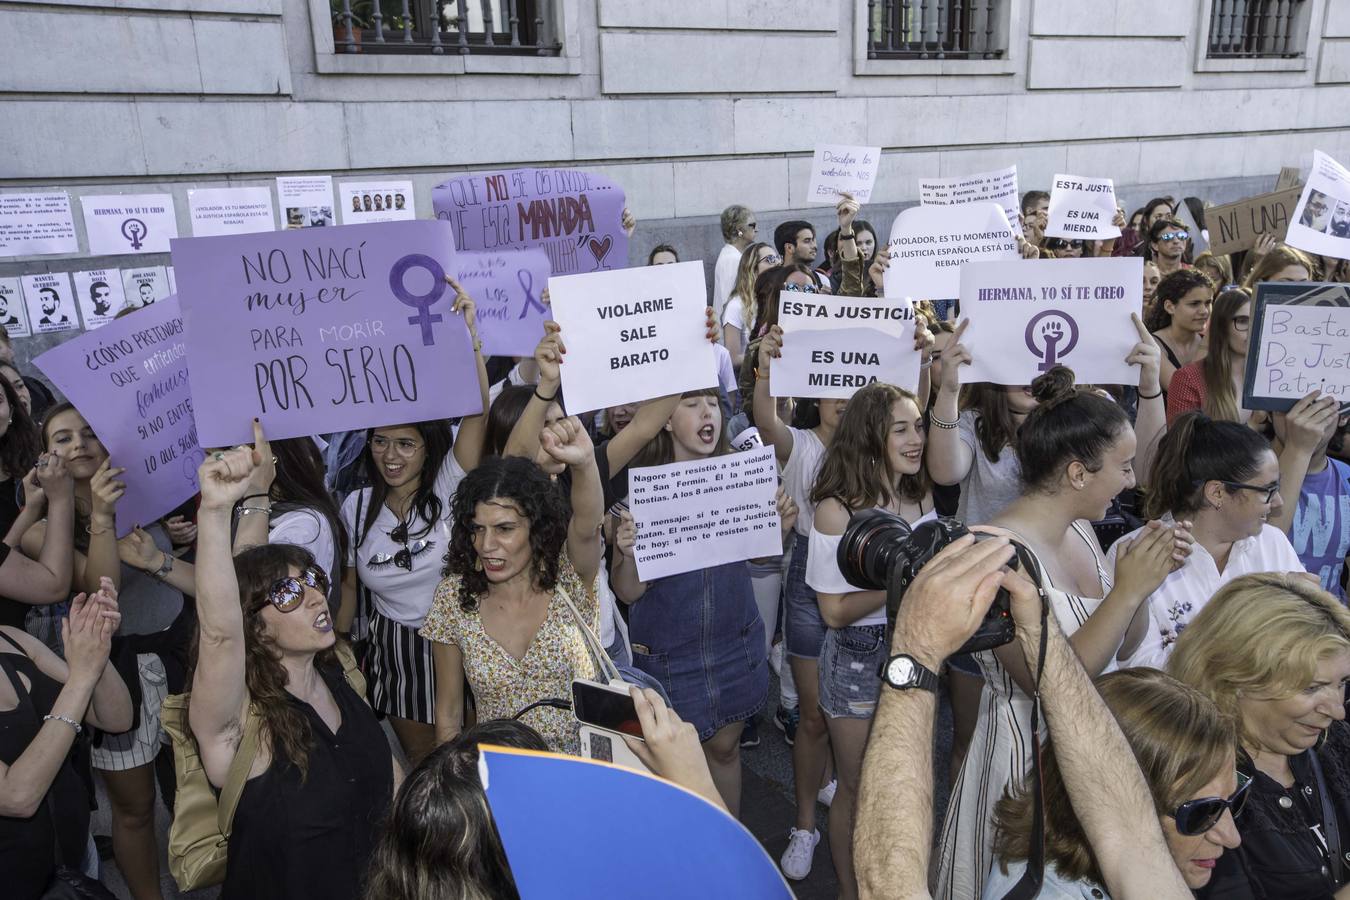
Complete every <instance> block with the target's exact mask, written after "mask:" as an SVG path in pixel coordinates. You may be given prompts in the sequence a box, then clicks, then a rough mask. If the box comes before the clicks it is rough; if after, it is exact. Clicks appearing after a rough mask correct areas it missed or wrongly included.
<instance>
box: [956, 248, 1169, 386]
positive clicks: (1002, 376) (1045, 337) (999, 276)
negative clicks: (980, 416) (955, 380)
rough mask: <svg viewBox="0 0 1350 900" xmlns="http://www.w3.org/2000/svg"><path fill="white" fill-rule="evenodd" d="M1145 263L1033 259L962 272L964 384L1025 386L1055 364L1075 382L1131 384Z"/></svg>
mask: <svg viewBox="0 0 1350 900" xmlns="http://www.w3.org/2000/svg"><path fill="white" fill-rule="evenodd" d="M1143 269H1144V261H1143V259H1141V258H1140V257H1122V258H1120V259H1040V260H1019V261H1017V262H984V263H971V264H970V265H968V266H966V267H965V268H964V269H962V270H961V313H962V315H964V316H967V317H969V319H970V325H969V327H968V328H966V332H965V335H964V336H963V337H962V338H961V343H963V344H965V345H966V347H967V348H968V349H969V350H970V355H971V357H972V361H971V364H970V366H969V367H968V368H967V369H966V370H965V371H964V372H962V374H961V380H962V381H963V382H967V383H972V384H973V383H975V382H979V381H988V382H992V383H994V384H1031V382H1032V380H1033V379H1034V378H1035V377H1036V376H1037V375H1040V374H1042V373H1043V372H1046V371H1048V370H1049V369H1050V368H1052V367H1053V366H1055V365H1065V366H1068V367H1069V368H1071V369H1073V371H1074V375H1075V376H1076V377H1077V379H1078V381H1079V383H1081V384H1138V383H1139V369H1138V368H1136V367H1134V366H1131V365H1129V364H1128V363H1126V362H1125V357H1126V356H1128V355H1129V354H1130V351H1131V350H1133V349H1134V345H1135V344H1136V343H1138V342H1139V332H1138V330H1137V329H1136V328H1135V327H1134V322H1133V321H1132V320H1131V319H1130V314H1131V313H1139V314H1140V316H1141V318H1142V308H1143V302H1144V297H1143V279H1144V271H1143Z"/></svg>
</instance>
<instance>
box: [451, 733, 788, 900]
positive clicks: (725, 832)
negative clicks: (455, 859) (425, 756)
mask: <svg viewBox="0 0 1350 900" xmlns="http://www.w3.org/2000/svg"><path fill="white" fill-rule="evenodd" d="M479 754H480V755H479V762H478V772H479V778H480V780H481V781H482V784H483V788H484V790H485V791H486V793H487V799H488V805H489V806H490V807H491V808H492V818H493V821H494V822H496V825H497V831H498V832H499V833H500V834H501V838H502V846H503V847H504V848H505V850H506V858H507V861H508V862H509V863H510V864H511V874H512V875H513V876H514V877H515V880H516V887H517V888H519V890H520V896H522V897H552V898H560V900H561V898H582V897H609V896H613V895H615V894H616V893H618V894H621V895H625V896H627V895H640V896H641V897H642V898H643V900H687V898H689V897H709V898H713V897H717V898H721V897H735V898H737V900H792V892H791V891H790V890H789V889H788V886H787V882H785V881H784V880H783V876H782V875H781V874H779V872H778V866H777V865H776V864H775V862H774V861H773V860H772V859H770V858H769V856H768V854H767V853H765V852H764V848H763V847H761V846H760V844H759V841H757V840H756V839H755V836H754V835H752V834H751V833H750V832H749V831H748V830H746V828H745V826H744V825H742V824H741V823H740V822H739V821H737V820H736V819H735V818H733V817H732V816H730V815H728V814H727V812H726V811H725V810H723V809H721V808H720V807H717V806H714V805H713V804H711V803H709V802H708V801H707V800H704V799H703V798H702V797H700V796H699V795H697V794H695V793H693V792H691V791H687V790H685V789H684V788H681V787H677V786H676V785H674V784H672V783H671V782H669V781H665V780H663V779H661V778H657V777H656V776H654V775H648V774H646V773H641V772H635V771H633V770H632V769H628V768H624V767H623V766H616V765H611V764H608V763H603V762H596V761H592V760H588V759H580V758H578V757H575V756H562V755H559V754H553V753H538V752H533V751H529V750H514V749H507V748H504V747H490V746H487V745H483V746H482V747H481V748H480V750H479ZM616 809H635V810H642V815H636V816H629V817H627V818H626V819H625V821H624V824H623V829H622V831H623V837H622V839H621V840H619V839H617V838H616V839H605V838H599V839H597V837H596V836H595V833H594V831H593V829H592V828H590V827H589V826H588V825H587V824H586V823H599V822H608V821H611V820H612V819H613V816H614V810H616ZM616 841H618V842H617V843H616ZM620 843H621V844H622V849H620V848H619V844H620ZM616 885H628V887H626V888H617V889H616Z"/></svg>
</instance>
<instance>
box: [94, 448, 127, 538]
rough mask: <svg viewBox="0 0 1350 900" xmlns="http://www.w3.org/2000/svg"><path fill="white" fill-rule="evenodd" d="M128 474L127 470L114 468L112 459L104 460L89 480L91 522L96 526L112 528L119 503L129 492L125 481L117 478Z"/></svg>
mask: <svg viewBox="0 0 1350 900" xmlns="http://www.w3.org/2000/svg"><path fill="white" fill-rule="evenodd" d="M125 472H126V469H118V468H114V467H113V465H112V457H107V458H105V459H104V460H103V463H102V465H100V466H99V467H98V470H97V471H95V472H94V475H93V477H92V478H90V479H89V493H90V500H91V507H92V510H91V513H90V516H89V521H90V524H91V525H94V526H105V527H112V524H113V520H114V516H115V515H116V510H117V501H118V500H121V499H122V495H123V494H125V493H126V492H127V485H126V482H125V481H119V480H118V478H117V476H119V475H121V474H123V473H125Z"/></svg>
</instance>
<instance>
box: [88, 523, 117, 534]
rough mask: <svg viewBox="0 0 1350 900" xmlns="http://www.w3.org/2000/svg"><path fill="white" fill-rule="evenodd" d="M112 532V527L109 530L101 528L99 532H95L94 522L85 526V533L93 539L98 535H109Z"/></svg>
mask: <svg viewBox="0 0 1350 900" xmlns="http://www.w3.org/2000/svg"><path fill="white" fill-rule="evenodd" d="M110 531H112V526H111V525H110V526H108V527H107V528H100V529H99V530H98V531H95V530H94V523H93V522H90V523H89V524H88V525H86V526H84V533H85V534H87V535H89V536H90V537H93V536H94V535H96V534H107V533H108V532H110Z"/></svg>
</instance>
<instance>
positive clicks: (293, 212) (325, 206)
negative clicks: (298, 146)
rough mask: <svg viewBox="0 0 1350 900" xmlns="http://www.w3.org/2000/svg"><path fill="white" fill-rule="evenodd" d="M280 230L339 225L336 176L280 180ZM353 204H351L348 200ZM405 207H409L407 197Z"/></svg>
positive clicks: (278, 182) (287, 177)
mask: <svg viewBox="0 0 1350 900" xmlns="http://www.w3.org/2000/svg"><path fill="white" fill-rule="evenodd" d="M277 201H278V202H279V204H280V206H281V227H283V228H314V227H317V226H323V225H336V224H337V219H336V218H335V217H334V215H333V176H331V175H298V176H283V177H280V178H278V179H277ZM348 202H350V201H348ZM403 204H404V206H408V205H409V204H408V201H407V198H406V197H405V198H404V201H403Z"/></svg>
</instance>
